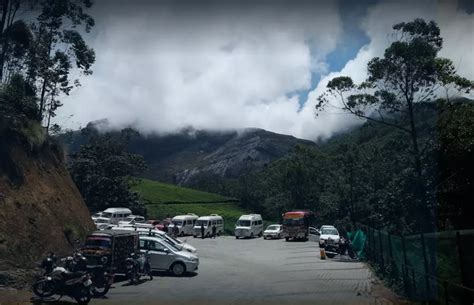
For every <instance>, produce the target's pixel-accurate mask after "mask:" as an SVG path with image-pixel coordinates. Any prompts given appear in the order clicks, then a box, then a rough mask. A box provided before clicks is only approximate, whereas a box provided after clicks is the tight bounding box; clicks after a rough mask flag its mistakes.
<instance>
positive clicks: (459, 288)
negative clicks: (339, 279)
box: [349, 225, 474, 304]
mask: <svg viewBox="0 0 474 305" xmlns="http://www.w3.org/2000/svg"><path fill="white" fill-rule="evenodd" d="M349 238H351V240H352V244H353V247H354V249H355V250H356V251H357V253H358V255H359V257H361V258H365V259H366V260H367V261H368V262H369V263H371V264H372V265H374V267H375V270H376V271H377V272H378V273H379V274H380V275H381V276H383V277H384V278H385V279H386V280H387V282H388V283H389V284H391V285H392V286H393V288H395V290H397V292H401V293H403V294H405V296H407V297H409V298H410V299H413V300H419V301H430V302H432V303H433V304H474V289H473V288H474V230H464V231H445V232H437V233H431V234H418V235H410V236H396V235H390V234H388V233H387V232H385V231H380V230H375V229H372V228H370V227H367V226H363V225H360V228H359V229H358V230H357V231H355V232H353V233H352V234H350V235H349Z"/></svg>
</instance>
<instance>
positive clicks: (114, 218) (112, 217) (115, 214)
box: [96, 208, 132, 224]
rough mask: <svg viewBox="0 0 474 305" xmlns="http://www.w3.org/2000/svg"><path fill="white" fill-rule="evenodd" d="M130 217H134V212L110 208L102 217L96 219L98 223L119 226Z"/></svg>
mask: <svg viewBox="0 0 474 305" xmlns="http://www.w3.org/2000/svg"><path fill="white" fill-rule="evenodd" d="M130 215H132V211H130V209H127V208H108V209H106V210H105V211H103V212H102V213H101V214H100V217H98V218H96V222H100V223H105V222H107V223H111V224H117V223H118V222H119V221H121V220H124V219H125V218H127V217H128V216H130Z"/></svg>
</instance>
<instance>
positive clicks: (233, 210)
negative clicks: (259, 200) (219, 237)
mask: <svg viewBox="0 0 474 305" xmlns="http://www.w3.org/2000/svg"><path fill="white" fill-rule="evenodd" d="M146 207H147V213H148V215H149V218H157V219H162V218H165V217H166V216H167V215H170V216H171V217H172V216H174V215H180V214H186V213H194V214H196V215H199V216H205V215H210V214H219V215H220V216H222V217H223V218H224V231H225V233H226V234H234V225H235V222H236V221H237V219H239V217H240V215H242V214H246V213H248V212H247V211H245V210H243V209H242V208H240V207H239V206H238V205H237V204H236V203H211V204H199V203H176V204H151V205H147V206H146Z"/></svg>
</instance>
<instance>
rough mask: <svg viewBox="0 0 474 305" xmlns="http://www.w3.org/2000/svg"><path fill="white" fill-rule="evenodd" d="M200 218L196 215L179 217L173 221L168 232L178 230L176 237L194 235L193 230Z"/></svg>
mask: <svg viewBox="0 0 474 305" xmlns="http://www.w3.org/2000/svg"><path fill="white" fill-rule="evenodd" d="M198 218H199V216H197V215H196V214H192V213H189V214H186V215H177V216H175V217H173V218H172V219H171V223H170V224H169V226H168V232H169V233H172V232H174V231H175V230H176V229H177V230H176V233H175V234H174V235H176V236H184V235H193V228H194V224H195V223H196V220H197V219H198Z"/></svg>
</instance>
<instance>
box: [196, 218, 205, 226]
mask: <svg viewBox="0 0 474 305" xmlns="http://www.w3.org/2000/svg"><path fill="white" fill-rule="evenodd" d="M201 225H203V226H205V227H207V220H198V221H196V224H195V226H198V227H200V226H201Z"/></svg>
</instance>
